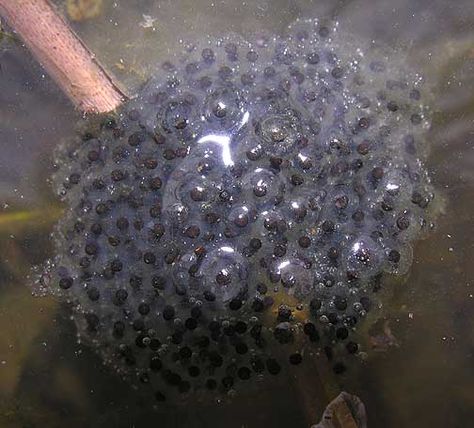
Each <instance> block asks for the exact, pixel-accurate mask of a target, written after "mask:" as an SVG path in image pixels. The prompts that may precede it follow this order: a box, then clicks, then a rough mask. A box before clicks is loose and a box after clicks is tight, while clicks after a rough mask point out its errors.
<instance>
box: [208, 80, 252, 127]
mask: <svg viewBox="0 0 474 428" xmlns="http://www.w3.org/2000/svg"><path fill="white" fill-rule="evenodd" d="M204 117H205V118H206V120H207V121H208V122H209V124H210V125H211V127H215V129H216V131H228V132H231V131H232V132H237V131H239V130H240V129H241V128H242V127H243V126H245V125H246V123H247V122H248V117H249V113H248V112H247V106H246V101H245V99H244V97H243V95H242V94H241V92H240V91H239V90H238V89H237V88H236V87H234V86H232V85H226V86H222V87H218V88H216V89H214V90H213V91H212V92H211V93H210V94H209V95H208V96H207V98H206V100H205V102H204Z"/></svg>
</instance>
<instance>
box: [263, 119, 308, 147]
mask: <svg viewBox="0 0 474 428" xmlns="http://www.w3.org/2000/svg"><path fill="white" fill-rule="evenodd" d="M255 131H256V134H257V135H258V137H259V138H260V141H261V144H262V147H263V148H264V150H265V152H266V153H275V154H277V155H283V154H286V153H289V152H290V151H292V150H293V149H294V148H295V147H296V144H297V142H298V138H299V137H300V135H301V130H300V127H299V125H298V122H297V121H296V120H295V118H294V117H292V116H291V115H282V114H280V115H272V116H267V117H264V118H263V119H262V121H261V122H260V123H259V124H258V125H257V126H256V129H255Z"/></svg>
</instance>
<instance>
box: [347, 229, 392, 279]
mask: <svg viewBox="0 0 474 428" xmlns="http://www.w3.org/2000/svg"><path fill="white" fill-rule="evenodd" d="M382 262H383V249H382V248H380V247H379V245H378V244H377V243H376V242H374V241H373V240H372V239H371V238H370V237H368V236H363V235H362V236H358V237H356V238H355V239H354V240H352V241H351V242H349V243H348V246H347V248H346V249H345V250H344V265H345V267H346V269H347V271H349V272H352V273H354V274H355V275H356V277H357V278H368V277H370V276H372V275H375V274H377V273H378V272H380V268H381V265H382Z"/></svg>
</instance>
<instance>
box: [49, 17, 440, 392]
mask: <svg viewBox="0 0 474 428" xmlns="http://www.w3.org/2000/svg"><path fill="white" fill-rule="evenodd" d="M367 45H368V43H363V42H361V41H357V39H356V38H355V37H353V36H351V35H346V34H344V33H342V32H341V31H340V30H339V29H338V25H337V24H335V23H331V24H330V25H326V24H321V23H320V22H319V21H317V20H308V21H297V22H296V23H295V24H293V25H292V26H291V27H290V28H289V30H288V34H286V35H285V36H281V37H280V36H274V35H271V36H269V35H261V36H258V37H257V36H255V37H254V39H253V41H246V40H243V39H242V38H240V37H238V36H228V37H224V38H221V39H218V40H215V39H209V40H205V41H203V42H201V43H196V44H193V45H186V46H184V51H185V52H184V53H183V54H182V55H176V56H174V57H172V58H170V60H169V61H167V62H165V63H163V64H162V65H160V68H159V69H158V70H157V72H156V77H154V78H152V79H151V81H150V82H149V83H148V84H147V85H146V86H144V88H143V89H142V90H141V92H140V94H139V95H138V96H137V97H136V98H135V99H133V100H131V101H129V102H128V103H127V104H126V105H125V106H124V107H123V108H121V109H120V111H118V112H116V113H114V114H112V115H109V116H107V117H105V118H102V119H101V120H100V121H99V122H100V123H98V124H97V120H95V121H94V120H91V121H90V122H87V123H86V125H85V127H84V129H85V130H83V131H81V133H80V135H79V136H78V137H77V138H76V139H75V140H74V141H70V142H67V143H66V144H64V145H63V146H62V147H61V148H60V149H59V150H58V155H57V162H56V164H57V166H58V170H57V172H56V173H55V177H54V182H55V185H56V187H57V189H58V193H59V194H60V196H61V197H62V198H63V200H64V201H65V204H66V212H65V214H64V218H63V219H62V220H61V221H60V223H59V224H58V226H57V229H56V231H55V235H54V237H55V245H56V250H57V257H56V258H55V260H54V261H53V263H52V266H51V268H50V270H49V271H48V275H49V277H50V284H49V289H50V290H51V292H53V293H54V294H56V295H58V296H60V297H61V299H64V300H67V301H68V302H70V303H72V307H73V311H74V318H75V320H76V324H77V327H78V332H79V335H80V336H81V338H83V339H84V340H86V341H88V342H90V343H92V344H94V345H95V346H96V347H97V349H98V350H99V351H100V353H101V354H102V355H103V358H104V360H105V361H106V362H107V363H108V364H109V365H110V366H112V367H114V368H115V369H116V370H117V371H119V372H120V373H121V374H123V375H124V376H128V377H131V378H134V379H139V380H140V381H142V382H143V383H146V384H149V385H151V388H152V389H153V391H154V394H155V396H156V399H157V400H159V401H163V400H168V399H169V397H171V396H175V395H184V396H186V395H189V394H192V393H195V392H198V391H206V390H216V393H226V392H228V391H234V390H238V389H239V386H240V385H245V384H248V382H249V380H250V379H252V378H253V379H256V378H260V377H265V376H270V377H271V376H272V375H276V374H278V373H279V372H280V371H281V370H285V369H286V368H287V367H291V366H296V365H299V364H300V363H302V362H303V360H304V358H303V354H304V352H302V351H303V350H304V349H306V347H308V346H313V347H318V346H322V347H326V348H327V347H331V346H333V345H335V344H339V345H341V348H342V349H344V352H345V353H346V354H347V355H349V354H351V355H353V354H357V353H358V352H359V345H358V344H357V343H355V342H354V341H353V340H352V339H351V334H352V332H353V331H354V329H355V328H356V324H358V323H359V322H360V321H361V319H362V318H364V317H365V316H366V314H367V312H368V311H370V310H371V308H373V306H374V305H373V301H374V299H376V294H374V292H375V291H376V290H377V289H378V288H379V287H380V286H381V285H380V284H381V283H382V280H383V278H384V277H386V276H390V275H401V274H405V273H406V272H407V271H408V269H409V267H410V265H411V261H412V244H413V243H414V241H415V240H416V239H417V238H419V237H420V235H421V234H422V233H423V231H424V230H425V229H427V228H428V226H427V225H428V224H429V222H430V214H429V212H430V209H429V208H430V206H431V205H432V204H431V201H432V199H433V191H432V188H431V185H430V182H429V178H428V175H427V173H426V171H425V170H424V167H423V163H422V161H423V158H424V157H425V153H426V147H425V146H426V138H425V136H424V134H425V133H426V131H427V128H428V125H429V122H428V108H427V106H426V104H425V101H424V99H425V98H424V94H423V91H422V88H421V86H422V83H423V79H422V78H421V77H420V76H419V75H418V74H416V73H414V72H411V71H410V70H408V69H407V67H406V66H405V65H404V64H403V59H402V56H401V55H400V54H399V53H397V52H395V51H393V50H388V49H385V48H383V47H380V48H376V47H374V46H367ZM366 47H367V49H366ZM86 128H87V129H86ZM275 349H277V350H278V351H277V352H275ZM327 353H328V354H329V353H330V352H329V351H327ZM344 358H345V357H344ZM332 364H333V368H334V370H335V371H336V372H342V371H343V370H344V366H343V364H342V363H341V362H339V361H338V360H337V358H336V359H334V360H333V361H332Z"/></svg>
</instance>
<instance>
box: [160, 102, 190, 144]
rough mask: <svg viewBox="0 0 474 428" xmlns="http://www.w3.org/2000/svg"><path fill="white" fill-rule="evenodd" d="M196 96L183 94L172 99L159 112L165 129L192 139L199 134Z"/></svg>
mask: <svg viewBox="0 0 474 428" xmlns="http://www.w3.org/2000/svg"><path fill="white" fill-rule="evenodd" d="M196 102H197V101H196V99H195V97H194V96H192V95H191V96H187V97H185V96H183V97H180V98H176V99H172V100H170V101H169V102H168V103H167V104H166V105H165V107H164V108H163V110H162V111H161V112H160V113H159V114H158V119H159V120H160V122H161V127H162V129H163V130H164V131H166V132H167V133H170V134H174V135H176V136H179V137H182V138H185V139H191V138H194V137H195V136H196V134H197V125H198V124H199V116H198V111H197V106H196Z"/></svg>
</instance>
